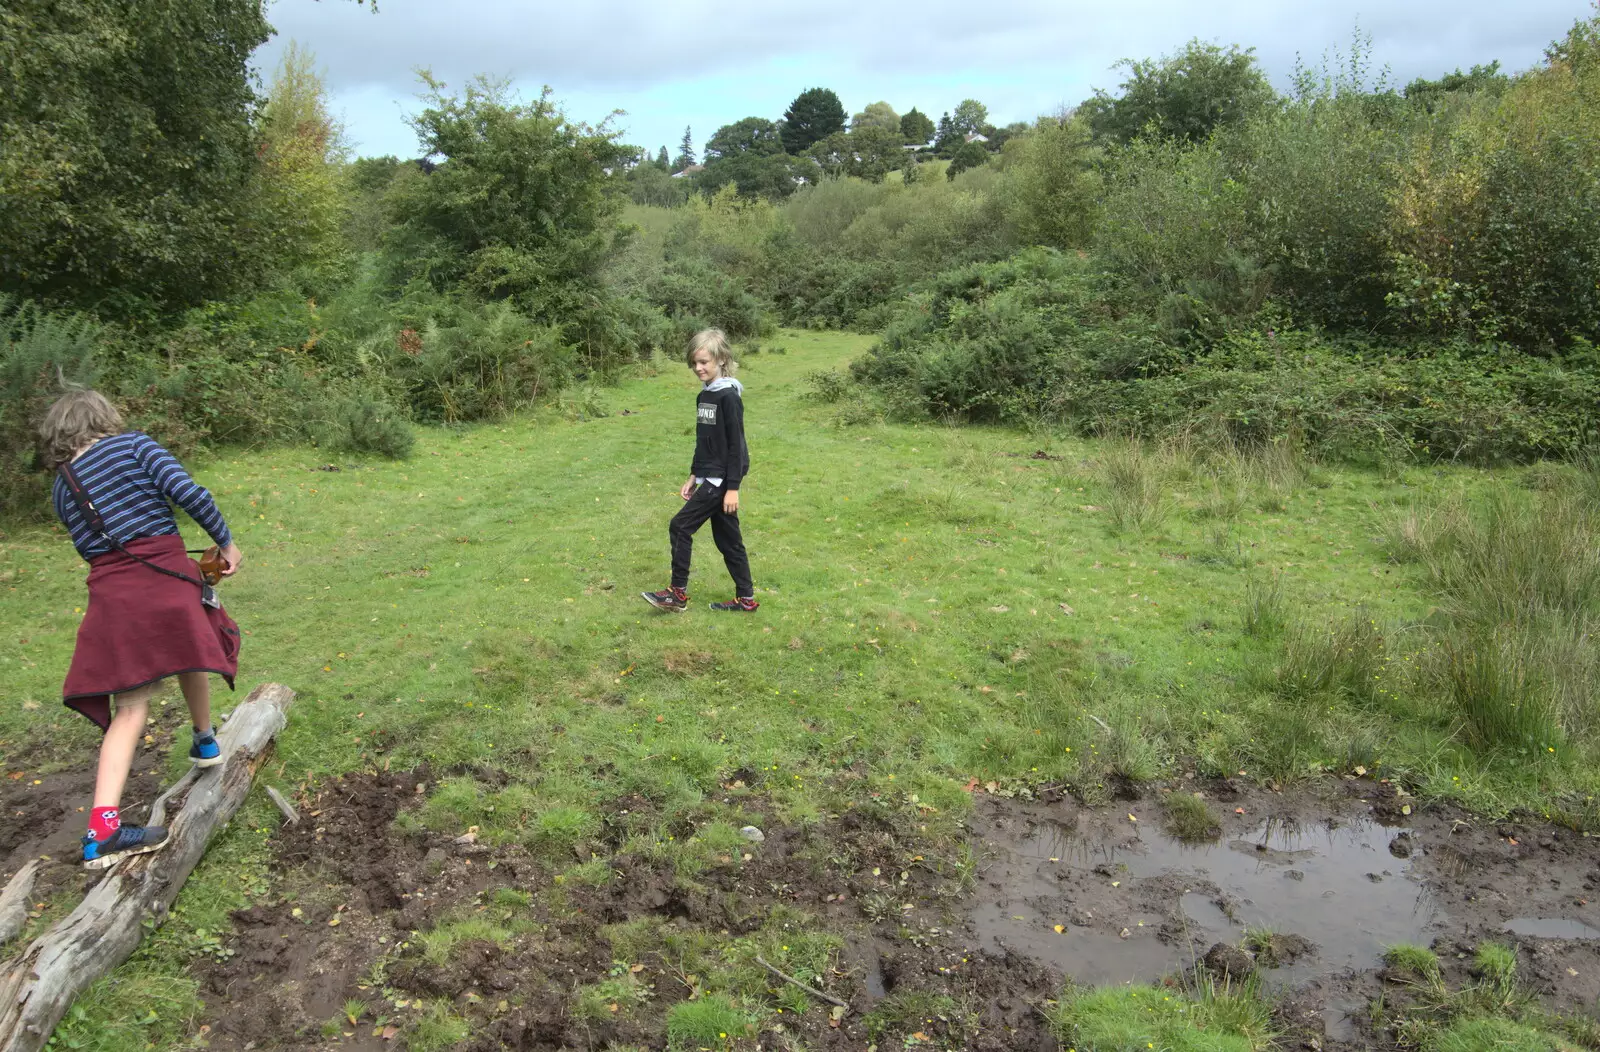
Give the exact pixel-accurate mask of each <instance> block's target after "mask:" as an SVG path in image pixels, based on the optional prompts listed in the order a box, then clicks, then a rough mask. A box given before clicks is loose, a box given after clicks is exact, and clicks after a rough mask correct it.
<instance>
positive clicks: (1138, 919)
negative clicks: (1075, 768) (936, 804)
mask: <svg viewBox="0 0 1600 1052" xmlns="http://www.w3.org/2000/svg"><path fill="white" fill-rule="evenodd" d="M1197 788H1198V786H1194V785H1185V786H1182V787H1181V789H1180V791H1192V790H1194V789H1197ZM1225 799H1226V800H1227V802H1226V803H1225V804H1223V803H1221V802H1219V801H1216V800H1212V801H1210V802H1211V803H1212V806H1213V810H1214V812H1215V813H1216V815H1217V817H1218V818H1220V819H1221V820H1222V827H1223V832H1222V835H1221V836H1220V837H1219V838H1218V839H1217V840H1215V841H1214V842H1211V843H1205V844H1199V845H1188V844H1184V843H1180V842H1179V841H1177V840H1175V839H1173V838H1172V837H1169V836H1167V835H1165V834H1164V833H1163V832H1162V831H1161V826H1162V821H1163V817H1164V804H1163V801H1162V794H1154V795H1152V796H1147V797H1145V798H1143V799H1139V800H1135V801H1132V802H1128V803H1123V804H1121V805H1117V806H1112V807H1109V808H1099V809H1084V808H1080V807H1078V806H1077V805H1075V804H1074V803H1073V802H1072V801H1071V800H1063V801H1060V802H1057V803H1053V804H1042V803H1022V802H1018V801H994V800H984V801H980V802H979V806H978V809H977V815H976V817H975V820H974V822H973V834H974V836H975V837H976V838H977V839H978V840H979V841H980V842H981V844H982V850H983V858H984V865H983V867H982V871H981V874H980V877H979V881H978V888H977V891H976V893H975V894H974V896H973V897H972V899H971V900H970V905H969V908H968V911H967V914H966V920H967V924H968V928H969V931H970V933H971V937H972V939H973V941H974V942H975V943H977V944H978V945H980V946H981V947H982V948H983V949H985V950H987V951H990V952H998V951H1000V950H1007V951H1011V952H1014V953H1018V954H1023V955H1026V956H1027V957H1029V958H1031V959H1034V960H1038V961H1041V962H1043V963H1045V964H1047V965H1048V966H1050V967H1051V968H1053V969H1055V970H1057V971H1059V972H1060V973H1061V974H1062V975H1063V976H1069V977H1071V978H1072V979H1074V980H1076V981H1078V982H1080V983H1088V984H1100V983H1124V982H1130V981H1153V980H1156V979H1159V978H1161V977H1162V976H1165V975H1170V974H1173V973H1175V972H1179V971H1183V970H1186V969H1189V968H1192V967H1194V966H1195V965H1197V964H1201V965H1204V966H1208V967H1210V968H1211V970H1212V971H1213V972H1216V971H1217V970H1218V965H1219V964H1220V963H1222V961H1220V960H1219V959H1218V958H1217V957H1215V956H1212V957H1208V954H1209V953H1211V952H1212V951H1213V948H1214V947H1216V946H1217V944H1219V943H1221V944H1225V947H1226V948H1227V951H1226V954H1225V956H1226V957H1227V958H1228V959H1231V960H1233V961H1234V962H1237V963H1239V964H1240V966H1242V967H1243V968H1244V969H1247V970H1254V971H1256V972H1257V973H1258V974H1259V975H1260V976H1261V977H1262V979H1263V980H1264V981H1265V982H1266V983H1267V984H1268V985H1269V986H1270V987H1273V988H1275V989H1278V990H1281V991H1285V992H1288V991H1294V992H1295V997H1296V998H1298V999H1301V1000H1305V1001H1307V1002H1308V1003H1310V1004H1312V1005H1314V1006H1315V1007H1316V1008H1317V1011H1318V1012H1319V1013H1320V1014H1321V1016H1322V1019H1323V1024H1324V1026H1323V1031H1324V1038H1325V1039H1332V1040H1333V1042H1334V1043H1335V1044H1337V1043H1341V1042H1352V1041H1356V1037H1355V1035H1354V1033H1353V1032H1352V1030H1351V1025H1352V1022H1351V1021H1352V1017H1353V1016H1354V1015H1355V1014H1357V1013H1358V1012H1359V1011H1360V1009H1361V1006H1363V1005H1364V1004H1365V1003H1366V1001H1367V999H1368V998H1369V997H1371V996H1375V995H1376V994H1377V993H1378V992H1379V990H1378V984H1379V978H1378V977H1379V976H1380V974H1381V969H1382V955H1383V951H1384V950H1385V949H1386V948H1387V947H1389V946H1392V945H1394V944H1396V943H1414V944H1418V945H1423V946H1431V947H1433V948H1434V949H1435V950H1436V951H1437V952H1439V953H1440V956H1441V958H1442V959H1444V960H1445V961H1446V962H1447V965H1448V967H1452V968H1460V969H1462V970H1465V969H1468V968H1469V967H1470V960H1471V954H1472V952H1473V951H1474V949H1475V947H1476V946H1478V945H1479V944H1481V943H1482V942H1483V941H1485V940H1490V939H1493V940H1496V941H1499V942H1503V943H1507V944H1509V945H1512V946H1514V947H1515V948H1516V949H1517V951H1518V957H1519V961H1520V967H1521V971H1520V974H1522V975H1523V976H1524V977H1525V978H1526V979H1527V980H1528V981H1529V982H1530V984H1531V987H1532V988H1533V990H1534V991H1535V992H1536V993H1537V994H1538V995H1539V996H1540V997H1542V998H1544V999H1545V1000H1546V1002H1547V1003H1550V1004H1552V1005H1553V1006H1554V1007H1557V1008H1559V1009H1562V1010H1568V1011H1571V1010H1586V1009H1587V1008H1588V1007H1589V1006H1591V1005H1593V1004H1594V1003H1595V1000H1596V997H1597V996H1600V908H1597V905H1596V904H1595V903H1596V902H1597V901H1600V894H1597V892H1600V840H1597V839H1595V838H1591V837H1586V836H1582V835H1579V834H1575V833H1572V832H1570V831H1566V830H1560V829H1555V828H1553V827H1549V826H1538V825H1528V824H1522V823H1516V822H1505V821H1499V822H1496V821H1490V820H1482V819H1478V818H1474V817H1473V816H1470V815H1466V814H1465V813H1463V812H1460V811H1457V810H1454V809H1451V808H1446V807H1429V808H1413V807H1412V806H1409V801H1402V800H1399V799H1396V790H1394V789H1393V788H1392V787H1390V786H1388V785H1386V784H1379V783H1372V782H1370V781H1354V780H1348V781H1345V782H1342V783H1324V785H1323V786H1321V787H1319V791H1318V792H1316V793H1311V792H1301V793H1295V794H1277V793H1271V792H1267V791H1264V790H1259V789H1244V790H1241V791H1238V792H1235V791H1234V790H1233V789H1231V788H1230V789H1228V790H1227V796H1226V797H1225ZM1236 805H1237V806H1236ZM1413 810H1415V811H1416V813H1411V812H1412V811H1413ZM1261 933H1272V935H1273V938H1272V939H1271V940H1270V942H1269V945H1268V946H1266V947H1265V948H1263V947H1261V946H1259V945H1258V942H1259V939H1253V938H1252V936H1259V935H1260V934H1261ZM1233 948H1243V949H1246V950H1249V951H1250V954H1249V956H1244V957H1239V956H1232V949H1233Z"/></svg>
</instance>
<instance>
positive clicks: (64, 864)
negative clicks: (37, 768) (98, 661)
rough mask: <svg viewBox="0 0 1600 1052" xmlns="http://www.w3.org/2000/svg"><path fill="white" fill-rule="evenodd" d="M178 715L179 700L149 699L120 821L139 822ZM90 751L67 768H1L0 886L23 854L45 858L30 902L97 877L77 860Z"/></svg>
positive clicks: (158, 782) (80, 888)
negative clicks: (144, 734) (141, 741)
mask: <svg viewBox="0 0 1600 1052" xmlns="http://www.w3.org/2000/svg"><path fill="white" fill-rule="evenodd" d="M184 716H185V713H184V711H183V706H182V705H181V704H179V705H176V706H171V705H169V706H166V707H162V706H160V705H152V707H151V717H152V718H153V720H154V721H155V722H154V723H152V724H151V725H150V726H149V728H148V735H147V737H146V739H145V742H144V744H143V745H142V747H141V748H140V750H139V754H138V756H137V757H136V758H135V760H134V764H133V772H132V774H131V775H130V776H129V777H128V784H127V788H126V789H125V791H124V792H123V821H125V822H129V823H138V822H142V821H143V820H144V819H145V817H146V816H147V815H148V814H149V813H150V804H151V803H153V802H154V801H155V798H156V797H157V796H159V795H160V794H161V789H162V783H163V777H162V776H163V773H164V771H163V767H164V766H165V762H166V761H165V757H166V755H167V754H168V753H169V752H170V751H171V748H172V743H173V738H174V734H175V732H177V731H179V730H182V729H184V728H185V727H186V726H187V721H186V720H185V718H184ZM96 759H97V754H96V753H94V752H88V753H86V754H85V755H84V756H83V760H82V763H81V764H80V765H78V766H77V767H74V768H73V769H72V770H68V771H56V772H54V773H50V774H44V773H36V772H33V771H30V770H28V768H27V766H26V765H25V764H19V765H17V766H10V765H7V766H6V767H5V768H3V772H4V773H3V775H0V845H5V846H4V847H3V848H0V852H3V854H0V886H4V883H5V882H6V881H9V880H10V879H11V877H12V876H13V875H15V874H16V872H17V870H18V869H20V868H22V866H23V864H24V863H26V862H27V861H28V860H29V859H43V860H44V865H42V866H41V867H40V868H39V871H38V874H37V876H36V877H35V880H34V888H33V895H32V897H33V900H34V902H35V903H36V904H40V905H44V904H47V903H49V902H51V900H53V899H57V896H58V895H61V894H62V893H67V892H85V891H87V890H88V889H89V888H90V887H92V886H93V885H94V883H95V882H96V881H97V880H98V879H99V876H100V874H94V873H89V872H88V871H86V870H85V869H84V868H83V866H82V865H81V863H82V859H83V856H82V845H81V841H82V839H83V835H84V831H85V830H86V829H87V828H88V825H89V806H90V804H91V803H92V802H93V801H91V800H90V799H89V798H90V797H91V796H93V795H94V773H95V762H96ZM13 762H14V761H13ZM74 897H75V896H74ZM35 912H38V911H35Z"/></svg>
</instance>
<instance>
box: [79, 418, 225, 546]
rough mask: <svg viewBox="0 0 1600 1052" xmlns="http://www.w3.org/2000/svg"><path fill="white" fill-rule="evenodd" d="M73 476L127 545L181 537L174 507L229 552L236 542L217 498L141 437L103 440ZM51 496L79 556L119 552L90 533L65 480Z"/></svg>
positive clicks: (127, 433)
mask: <svg viewBox="0 0 1600 1052" xmlns="http://www.w3.org/2000/svg"><path fill="white" fill-rule="evenodd" d="M72 473H73V474H75V475H77V476H78V481H79V482H80V483H82V485H83V488H84V489H85V490H86V491H87V492H88V494H89V500H90V502H91V503H93V504H94V506H95V509H96V510H97V511H99V512H100V517H101V518H102V519H104V520H105V524H106V531H107V532H108V533H110V534H111V536H113V537H115V538H116V539H117V540H119V541H121V542H122V543H123V544H127V543H128V542H129V541H132V540H135V539H137V538H139V537H161V536H164V535H166V534H169V533H177V532H178V520H177V519H176V518H175V517H174V515H173V512H172V505H174V504H176V505H177V506H178V507H180V508H182V509H183V510H184V511H186V512H188V513H189V515H190V517H191V518H193V519H194V521H195V522H197V523H199V524H200V527H201V528H202V529H204V530H205V531H206V532H207V533H208V534H210V535H211V539H212V540H213V541H216V542H217V544H218V545H220V546H222V547H224V548H226V547H227V546H228V545H229V544H230V543H232V541H233V537H232V534H230V533H229V531H228V524H227V523H226V522H224V521H223V518H222V512H220V511H218V510H217V504H216V502H215V501H214V500H212V499H211V494H210V493H208V492H207V491H206V489H205V487H203V486H200V485H197V484H196V483H195V481H194V479H192V478H190V477H189V473H188V472H187V471H184V470H183V465H182V464H179V463H178V461H177V458H176V457H174V456H173V455H172V454H171V453H168V452H167V451H166V450H165V449H162V448H161V446H160V445H159V444H158V443H157V442H156V440H155V439H153V438H151V437H150V436H149V435H147V434H144V433H143V432H141V431H124V432H123V433H122V434H120V435H113V436H111V437H110V438H102V439H101V440H100V441H98V442H96V443H95V444H94V445H92V446H90V447H89V451H88V452H87V453H84V454H83V455H82V456H81V457H79V458H78V459H77V460H74V461H73V462H72ZM51 495H52V496H53V497H54V499H55V506H56V515H57V516H58V517H59V518H60V519H61V521H62V523H63V524H65V525H66V527H67V532H68V533H70V534H72V546H73V547H74V548H77V549H78V554H79V555H81V556H83V557H84V558H85V559H92V558H94V557H95V556H96V555H103V554H105V553H106V552H109V551H111V550H112V549H114V548H115V547H116V546H115V545H113V544H112V543H111V542H110V541H108V540H106V539H105V538H104V537H102V536H101V535H100V534H98V533H95V532H94V531H93V530H91V529H90V528H89V524H88V523H87V522H85V521H84V520H83V516H82V515H80V514H79V513H78V505H77V504H76V503H74V501H73V499H72V494H71V492H69V491H68V489H67V484H66V483H65V482H63V481H62V480H61V477H60V476H59V475H58V476H56V482H55V488H54V490H53V491H52V494H51Z"/></svg>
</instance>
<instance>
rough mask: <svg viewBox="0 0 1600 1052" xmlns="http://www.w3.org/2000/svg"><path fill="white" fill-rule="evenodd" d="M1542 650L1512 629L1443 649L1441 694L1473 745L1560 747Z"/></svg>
mask: <svg viewBox="0 0 1600 1052" xmlns="http://www.w3.org/2000/svg"><path fill="white" fill-rule="evenodd" d="M1543 650H1544V648H1543V647H1542V646H1540V644H1539V643H1538V642H1537V641H1535V640H1534V639H1532V638H1530V637H1529V636H1528V635H1527V633H1525V632H1521V631H1518V630H1517V629H1516V628H1515V627H1514V626H1507V627H1506V628H1505V629H1504V630H1502V631H1499V632H1496V633H1493V634H1491V635H1488V636H1482V637H1476V638H1474V637H1471V636H1466V637H1459V638H1452V639H1450V640H1449V641H1448V642H1447V643H1445V644H1444V645H1443V647H1442V653H1443V662H1444V668H1443V670H1442V673H1443V674H1442V679H1443V688H1444V690H1445V692H1446V697H1448V698H1449V700H1450V702H1451V705H1452V707H1453V709H1454V711H1455V712H1456V713H1458V714H1459V715H1460V716H1461V718H1462V719H1463V721H1464V722H1465V725H1466V729H1467V733H1468V736H1469V737H1470V738H1471V740H1472V742H1473V744H1475V745H1477V746H1478V747H1480V748H1483V749H1489V750H1494V749H1512V750H1516V751H1520V752H1528V753H1536V752H1541V751H1543V750H1545V749H1551V748H1554V747H1555V746H1556V745H1558V744H1559V743H1560V742H1561V739H1562V733H1561V726H1560V722H1559V720H1558V719H1557V712H1556V707H1555V697H1554V692H1553V691H1552V690H1551V680H1550V676H1551V672H1552V668H1551V665H1550V662H1549V661H1548V658H1547V655H1546V654H1545V653H1544V652H1543Z"/></svg>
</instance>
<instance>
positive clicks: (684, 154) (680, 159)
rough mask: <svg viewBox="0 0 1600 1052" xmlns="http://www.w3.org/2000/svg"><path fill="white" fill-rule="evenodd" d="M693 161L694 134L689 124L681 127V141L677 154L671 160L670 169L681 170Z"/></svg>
mask: <svg viewBox="0 0 1600 1052" xmlns="http://www.w3.org/2000/svg"><path fill="white" fill-rule="evenodd" d="M693 163H694V135H693V134H692V133H691V131H690V129H689V126H688V125H687V124H686V125H684V127H683V143H682V144H681V145H680V146H679V147H678V156H677V158H676V159H675V160H674V161H673V162H672V170H673V171H676V172H681V171H683V170H684V169H685V168H687V167H689V166H690V165H691V164H693Z"/></svg>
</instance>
